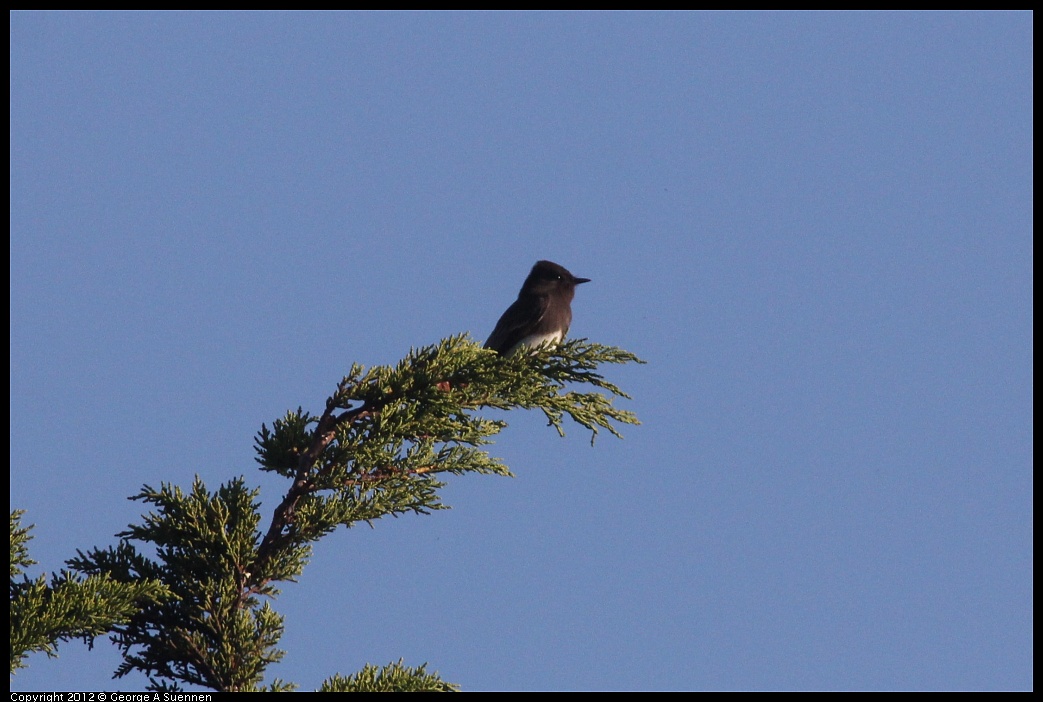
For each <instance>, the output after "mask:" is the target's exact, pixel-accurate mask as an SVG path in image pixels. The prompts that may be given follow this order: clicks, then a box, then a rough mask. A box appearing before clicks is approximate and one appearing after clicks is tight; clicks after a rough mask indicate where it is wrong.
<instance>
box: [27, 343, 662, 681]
mask: <svg viewBox="0 0 1043 702" xmlns="http://www.w3.org/2000/svg"><path fill="white" fill-rule="evenodd" d="M629 362H638V363H640V362H641V361H639V360H638V359H637V358H636V357H635V356H634V355H633V354H630V353H627V352H625V351H622V350H620V349H615V348H612V347H607V346H601V345H599V344H592V343H589V342H586V341H585V340H578V341H570V342H567V343H565V344H562V345H560V346H555V347H550V346H546V347H541V348H539V349H537V350H534V351H531V352H528V353H518V354H514V355H512V356H508V357H502V356H499V355H498V354H496V353H494V352H492V351H489V350H487V349H483V348H481V347H480V346H479V345H477V344H475V343H474V342H473V341H471V340H470V339H468V338H467V337H466V336H457V337H451V338H449V339H445V340H443V341H442V342H441V343H439V344H437V345H434V346H429V347H425V348H421V349H417V350H411V351H410V353H409V355H408V356H407V357H406V358H405V359H404V360H403V361H402V362H401V363H399V364H398V365H396V366H393V367H392V366H376V367H373V368H370V369H369V370H366V369H365V368H363V367H362V366H360V365H354V366H352V368H351V370H350V372H349V373H348V375H347V377H345V378H344V379H343V380H342V381H341V382H340V383H339V384H338V386H337V389H336V392H334V394H333V395H332V396H331V397H330V398H328V399H327V400H326V406H325V409H324V411H323V412H322V413H321V414H320V415H317V416H316V415H311V414H309V413H308V412H306V411H304V410H302V409H300V408H298V409H297V410H296V411H291V412H289V413H287V414H286V416H285V417H283V418H281V419H277V420H276V421H275V422H273V424H272V428H271V429H269V428H268V427H267V426H262V427H261V430H260V432H259V433H258V436H257V439H256V451H257V461H258V463H259V464H260V468H261V470H264V471H269V472H273V473H275V474H277V475H280V476H282V477H283V478H285V479H287V481H288V483H289V486H288V488H287V491H286V494H285V496H284V497H283V499H282V501H281V502H280V503H279V505H278V506H277V507H276V508H275V510H274V512H273V514H272V517H271V521H270V523H269V524H268V526H267V528H266V529H264V530H262V529H261V528H260V525H261V515H260V513H259V511H258V509H259V502H258V491H257V490H256V489H250V488H248V487H247V486H246V484H245V481H244V480H243V479H242V478H238V479H235V480H232V481H231V482H229V483H226V484H223V485H221V486H220V487H219V488H218V489H217V491H215V492H213V493H211V492H209V491H208V490H207V488H206V486H205V485H204V484H203V483H202V481H200V480H199V479H198V478H197V479H196V480H195V482H194V484H193V486H192V490H191V491H190V492H188V493H185V492H183V491H182V490H181V489H180V488H178V487H176V486H171V485H161V487H160V489H158V490H156V489H154V488H151V487H149V486H145V487H144V488H143V489H142V491H141V492H140V493H139V494H138V495H136V496H135V497H134V498H133V499H136V500H140V501H142V502H144V503H146V504H149V505H150V506H151V508H152V510H153V511H151V512H149V513H148V514H147V515H145V516H144V517H143V521H142V523H141V524H139V525H130V526H129V527H128V529H127V530H126V531H124V532H122V533H120V534H118V536H119V537H120V538H121V541H120V543H119V544H118V545H117V546H116V547H110V548H107V549H94V550H91V551H89V552H87V553H78V557H77V558H74V559H72V560H70V561H69V566H70V567H71V568H72V569H73V570H74V571H75V572H76V573H78V574H80V575H81V576H87V580H86V581H85V582H91V581H92V580H94V579H97V582H99V583H102V582H104V583H108V584H111V585H112V586H117V585H118V586H131V585H135V584H137V585H142V584H144V583H153V586H155V583H156V582H157V581H158V582H159V583H162V585H163V588H164V590H163V591H164V592H166V593H169V595H170V596H169V597H166V598H162V599H160V598H154V599H152V600H148V601H143V600H141V599H140V598H139V600H137V602H138V605H139V607H138V608H137V609H135V610H134V611H132V612H129V613H125V616H124V617H123V618H121V619H118V620H111V621H110V622H109V624H107V626H110V627H111V631H112V636H113V640H114V641H115V643H116V644H117V646H119V647H120V649H121V651H122V652H123V656H124V661H123V663H122V665H120V667H119V668H118V669H117V671H116V676H117V677H119V676H123V675H126V674H127V673H129V672H131V671H133V670H139V671H142V672H144V673H145V674H146V675H148V676H149V679H150V680H151V685H152V688H153V689H155V690H178V689H180V687H179V685H180V684H183V683H188V684H192V685H199V686H202V687H207V688H211V689H214V690H235V691H253V690H261V689H268V690H289V689H293V688H294V686H293V685H292V684H289V683H284V682H281V681H279V680H276V681H275V682H273V683H271V685H269V686H267V687H262V681H263V678H264V674H265V671H266V669H267V668H268V666H269V665H270V664H272V663H275V662H277V661H278V660H279V659H280V658H282V656H283V652H282V651H280V650H279V649H278V648H276V644H277V643H278V641H279V639H280V637H281V635H282V632H283V619H282V617H281V616H280V615H279V614H277V613H276V612H275V611H274V610H273V609H272V608H271V605H270V602H269V600H271V599H273V598H274V597H276V596H277V595H278V594H279V590H278V589H277V584H278V583H279V582H283V581H295V580H296V579H297V577H298V576H300V574H301V573H302V571H303V569H304V566H305V565H306V564H307V562H308V559H309V558H310V556H311V544H312V543H313V542H315V541H317V540H318V539H320V538H322V537H323V536H325V535H326V534H329V533H330V532H332V531H334V530H335V529H336V528H337V527H339V526H346V527H351V526H353V525H355V524H357V523H359V522H366V523H370V524H372V522H373V521H374V520H376V519H379V518H381V517H385V516H389V515H390V516H398V515H400V514H404V513H408V512H413V513H417V514H428V513H430V512H432V511H434V510H439V509H444V508H445V506H444V505H443V504H442V502H441V499H440V495H439V491H440V489H441V488H442V487H443V486H444V483H443V482H442V481H441V480H440V479H439V475H440V474H455V475H463V474H468V473H477V474H488V475H504V476H509V475H511V473H510V471H509V470H508V469H507V467H506V466H505V465H504V464H503V463H502V462H501V461H500V460H499V459H496V458H494V457H492V456H490V455H489V454H488V453H487V452H486V451H485V450H484V449H483V448H482V447H483V446H485V445H487V444H488V443H490V442H491V440H492V437H494V436H495V435H496V434H497V433H499V432H500V431H501V430H502V429H503V428H504V427H505V426H506V423H505V422H504V421H503V420H500V419H489V418H486V417H483V416H481V414H480V412H482V411H483V410H489V409H492V410H510V409H539V410H541V411H542V412H543V413H544V415H545V416H546V417H547V419H548V422H549V424H550V425H551V426H553V427H554V428H555V429H556V430H557V431H558V433H559V434H561V435H564V418H565V417H566V416H568V417H569V418H571V419H572V420H573V421H575V422H576V423H578V424H579V425H581V426H583V427H585V428H586V429H588V430H590V432H591V441H592V442H593V440H594V439H595V438H596V437H597V435H598V432H599V430H600V429H606V430H608V431H609V432H611V433H612V434H614V435H616V436H619V432H618V429H617V425H618V424H637V423H638V422H637V419H636V418H635V417H634V415H633V414H631V413H630V412H626V411H624V410H620V409H617V408H616V407H614V406H613V405H612V396H620V397H626V395H625V394H624V393H623V392H622V391H621V390H620V389H619V388H618V387H616V386H615V385H613V384H611V383H609V382H607V381H606V380H605V379H604V378H603V377H602V376H601V375H600V374H598V373H597V372H596V370H597V368H598V367H599V366H600V365H601V364H604V363H629ZM577 385H589V386H593V387H594V388H596V389H597V390H602V391H607V393H608V394H607V395H606V394H603V393H601V392H597V391H593V392H580V391H577V390H574V389H571V388H572V386H577ZM11 538H12V545H11V563H12V602H13V601H14V584H13V583H14V580H13V578H14V576H15V568H16V565H18V564H25V563H26V559H27V557H28V556H27V553H26V552H25V551H24V548H22V544H24V541H22V542H18V543H17V544H16V533H15V523H14V518H13V517H12V537H11ZM138 544H141V545H145V546H147V549H146V550H145V551H142V550H139V546H138ZM146 553H154V554H155V555H154V557H151V558H150V557H149V556H147V555H146ZM70 577H71V576H70ZM262 598H263V600H264V601H262ZM127 614H130V615H132V616H126V615H127ZM23 626H24V622H23ZM92 632H94V633H100V632H95V631H94V630H92ZM12 641H14V619H13V616H12ZM40 650H48V651H49V650H50V649H47V648H41V649H40ZM13 651H14V647H13V644H12V666H13V665H14V653H13ZM324 689H329V690H339V691H340V690H403V691H404V690H442V691H448V690H455V689H456V687H455V686H453V685H450V684H448V683H446V682H444V681H442V680H441V679H440V678H438V676H437V675H431V674H428V673H426V671H425V669H424V666H421V667H420V668H408V667H406V666H404V665H402V663H401V661H400V662H399V663H392V664H390V665H388V666H385V667H383V668H379V669H378V668H376V667H373V666H369V665H367V666H366V667H365V668H363V670H362V671H360V672H359V673H356V674H355V675H352V676H350V677H347V678H344V677H341V676H335V677H333V678H331V679H329V680H328V681H327V682H326V683H325V685H324Z"/></svg>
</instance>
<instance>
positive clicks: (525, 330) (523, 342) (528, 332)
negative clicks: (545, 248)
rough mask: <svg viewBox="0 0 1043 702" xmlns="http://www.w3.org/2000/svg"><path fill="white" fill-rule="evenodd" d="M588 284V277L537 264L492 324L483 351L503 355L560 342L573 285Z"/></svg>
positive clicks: (566, 325)
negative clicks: (493, 326)
mask: <svg viewBox="0 0 1043 702" xmlns="http://www.w3.org/2000/svg"><path fill="white" fill-rule="evenodd" d="M589 282H590V278H577V277H576V276H574V275H572V274H571V273H569V272H568V271H567V270H565V269H564V268H562V267H561V266H559V265H558V264H557V263H551V262H550V261H537V262H536V265H535V266H533V267H532V271H530V272H529V277H528V278H526V279H525V282H524V283H523V284H522V288H521V292H519V293H518V299H517V300H515V301H514V304H513V305H511V306H510V307H508V308H507V311H506V312H504V313H503V316H502V317H500V321H499V322H497V323H496V328H495V329H493V333H492V334H490V335H489V340H488V341H486V342H485V348H487V349H494V350H495V351H496V352H497V353H499V354H500V355H501V356H506V355H508V354H510V353H511V352H512V351H514V350H515V349H517V348H518V347H519V346H539V345H540V344H542V343H544V342H547V341H549V342H554V343H557V342H559V341H561V340H562V339H564V338H565V334H566V333H568V331H569V325H570V324H572V297H573V296H574V295H575V294H576V286H577V285H579V284H580V283H589Z"/></svg>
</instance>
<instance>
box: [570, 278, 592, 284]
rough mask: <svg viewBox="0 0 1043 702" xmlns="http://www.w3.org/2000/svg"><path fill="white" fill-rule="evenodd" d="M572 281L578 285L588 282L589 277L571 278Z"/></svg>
mask: <svg viewBox="0 0 1043 702" xmlns="http://www.w3.org/2000/svg"><path fill="white" fill-rule="evenodd" d="M572 282H573V283H574V284H576V285H579V284H580V283H589V282H590V278H573V279H572Z"/></svg>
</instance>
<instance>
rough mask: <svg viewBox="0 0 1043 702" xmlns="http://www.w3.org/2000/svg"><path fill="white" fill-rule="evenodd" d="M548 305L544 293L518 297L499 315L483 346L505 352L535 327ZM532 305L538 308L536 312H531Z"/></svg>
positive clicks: (547, 299) (548, 299)
mask: <svg viewBox="0 0 1043 702" xmlns="http://www.w3.org/2000/svg"><path fill="white" fill-rule="evenodd" d="M549 306H550V298H549V297H547V296H545V295H541V296H539V297H535V298H534V297H527V298H524V299H523V298H521V297H519V298H518V299H517V300H515V301H514V303H513V304H512V305H511V306H510V307H508V308H507V311H506V312H504V313H503V315H502V316H501V317H500V321H498V322H497V323H496V328H495V329H493V333H492V334H490V335H489V339H488V340H487V341H486V342H485V348H487V349H496V350H497V351H499V352H500V353H507V352H508V351H510V350H511V348H512V347H513V346H514V345H515V344H517V343H518V342H519V341H521V340H522V339H523V338H525V336H527V335H528V333H529V331H530V330H532V329H535V328H536V325H538V324H539V322H540V320H541V319H543V316H544V315H546V314H547V308H548V307H549ZM533 307H536V308H537V309H538V314H536V315H533V314H532V309H533Z"/></svg>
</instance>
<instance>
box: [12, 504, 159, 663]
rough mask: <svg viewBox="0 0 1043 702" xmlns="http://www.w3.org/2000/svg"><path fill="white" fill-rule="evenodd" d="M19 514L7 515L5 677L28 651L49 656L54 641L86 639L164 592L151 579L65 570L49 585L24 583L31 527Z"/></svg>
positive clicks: (43, 578) (39, 581) (42, 578)
mask: <svg viewBox="0 0 1043 702" xmlns="http://www.w3.org/2000/svg"><path fill="white" fill-rule="evenodd" d="M22 514H23V512H21V511H18V510H15V511H12V512H11V673H14V672H15V670H17V669H18V668H22V667H25V659H26V658H27V657H28V655H29V652H30V651H42V652H44V653H46V654H47V655H49V656H54V655H56V654H55V649H56V647H57V644H58V641H68V640H70V639H74V638H83V639H86V640H91V639H92V638H93V637H94V636H98V635H101V634H105V633H106V632H108V631H109V630H111V629H112V628H113V627H114V626H116V625H118V624H120V623H123V622H126V621H127V620H128V619H129V618H130V617H131V616H132V615H134V614H135V613H136V612H137V611H138V610H139V609H140V607H141V606H142V605H143V604H147V603H153V602H158V601H159V600H160V599H161V598H163V597H165V596H166V595H167V594H168V593H167V591H166V590H165V589H164V588H163V587H162V586H161V585H160V584H159V583H157V582H155V581H154V580H149V579H141V580H138V581H136V582H132V583H120V582H116V581H115V580H113V579H112V578H111V577H109V576H108V575H98V576H93V577H87V578H83V577H81V576H80V575H79V574H76V573H72V572H69V571H65V570H63V571H62V572H61V573H58V574H55V575H52V576H51V582H50V584H48V582H47V577H46V576H44V575H41V576H40V577H38V578H36V579H35V580H30V579H29V578H27V577H26V576H25V575H24V574H23V573H24V572H25V571H24V569H25V568H27V567H29V566H31V565H33V564H34V563H35V561H33V560H31V559H30V558H29V550H28V548H27V546H26V544H27V543H28V542H29V539H30V538H32V537H30V536H29V529H30V528H31V527H25V528H22V527H21V525H20V517H21V515H22Z"/></svg>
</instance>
